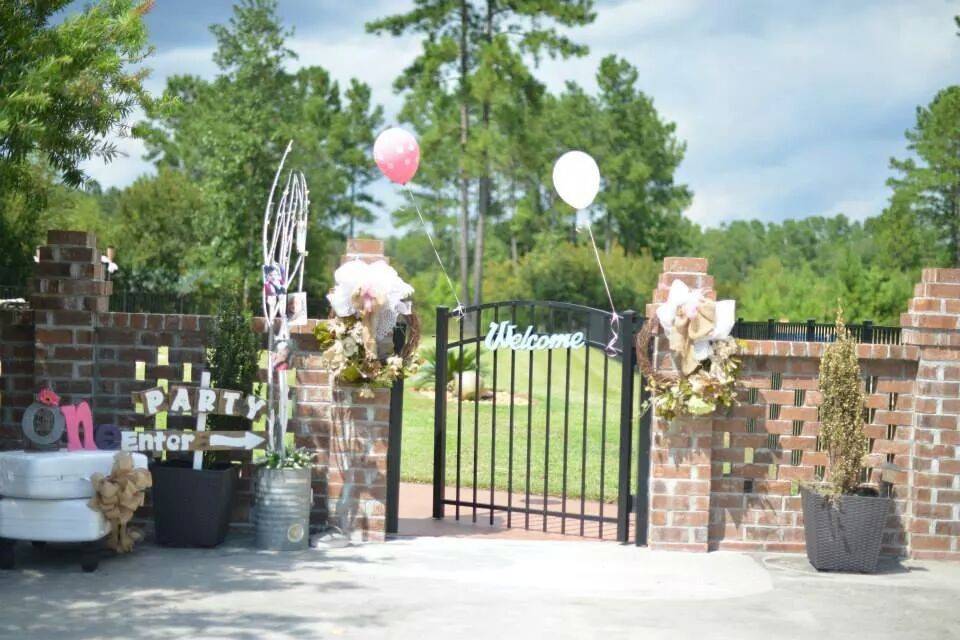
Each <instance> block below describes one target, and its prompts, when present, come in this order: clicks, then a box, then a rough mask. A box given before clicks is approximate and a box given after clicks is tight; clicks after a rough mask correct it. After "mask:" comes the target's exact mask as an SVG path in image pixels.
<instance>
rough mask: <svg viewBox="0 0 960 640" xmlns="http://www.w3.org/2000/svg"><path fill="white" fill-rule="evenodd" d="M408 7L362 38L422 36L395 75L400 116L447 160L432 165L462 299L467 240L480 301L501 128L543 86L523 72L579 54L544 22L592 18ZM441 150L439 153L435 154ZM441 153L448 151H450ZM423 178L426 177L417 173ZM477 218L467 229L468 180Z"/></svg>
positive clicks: (429, 149) (497, 5)
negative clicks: (443, 195)
mask: <svg viewBox="0 0 960 640" xmlns="http://www.w3.org/2000/svg"><path fill="white" fill-rule="evenodd" d="M415 5H416V6H415V8H414V9H412V10H411V11H409V12H407V13H403V14H398V15H394V16H388V17H386V18H382V19H380V20H375V21H373V22H370V23H368V24H367V30H368V31H370V32H372V33H389V34H391V35H394V36H399V35H402V34H405V33H410V32H414V33H421V34H423V35H424V40H423V51H422V53H421V54H420V55H419V56H418V57H417V58H416V59H415V60H414V62H413V64H411V65H410V66H409V67H408V68H407V69H406V70H404V72H403V74H402V75H401V76H400V77H399V78H398V79H397V81H396V83H395V87H396V88H397V90H399V91H406V92H407V96H406V101H405V104H404V109H403V111H402V112H401V118H402V119H404V120H406V121H408V122H410V123H411V124H413V126H414V127H415V128H416V130H417V132H418V133H419V134H420V136H421V147H423V149H424V152H425V154H430V155H433V156H434V157H435V158H438V159H439V158H452V159H453V160H454V164H453V165H452V166H451V165H450V164H444V165H440V164H439V163H438V164H437V166H440V167H442V170H443V171H444V176H443V181H444V182H446V183H447V184H450V183H456V185H457V190H458V199H459V236H460V237H459V252H458V253H459V256H458V257H459V264H460V289H461V292H462V298H463V300H467V299H468V296H469V288H470V287H469V281H470V279H469V272H470V255H469V248H470V244H471V243H470V238H471V237H472V238H473V239H474V243H473V244H474V256H473V257H474V266H473V275H474V292H473V293H474V302H479V301H480V295H481V287H480V282H481V281H482V276H483V256H484V240H485V226H486V224H487V218H488V217H489V216H490V215H491V213H492V211H493V210H494V208H495V205H494V191H495V188H496V185H495V184H494V177H495V175H496V173H497V169H498V167H500V166H502V165H503V164H505V163H508V162H509V158H508V157H507V156H508V154H505V153H503V150H505V149H508V148H509V144H508V142H509V141H508V137H509V136H508V133H507V132H508V131H509V130H511V128H512V127H513V126H514V124H515V123H516V121H517V115H518V114H517V108H518V106H519V107H521V108H522V109H521V110H523V109H535V108H536V107H537V103H538V101H539V98H540V96H541V95H542V93H543V86H542V84H541V83H540V82H538V81H537V80H536V79H535V78H534V77H533V76H532V74H531V73H530V70H529V66H528V62H529V61H531V60H532V61H533V62H534V63H536V62H537V61H538V60H539V57H540V56H541V55H543V54H544V53H545V54H547V55H550V56H551V57H554V56H561V57H564V58H566V57H569V56H576V55H584V54H585V53H586V52H587V49H586V47H584V46H582V45H578V44H575V43H574V42H572V41H571V40H570V39H569V38H567V37H566V36H564V35H562V34H561V33H559V32H558V31H557V29H555V28H554V27H553V26H547V25H551V24H556V25H559V26H563V27H573V26H580V25H585V24H589V23H590V22H592V21H593V19H594V13H593V11H592V9H593V1H592V0H537V1H529V0H523V1H520V2H506V1H504V0H485V1H484V2H471V1H470V0H459V1H453V2H451V1H449V0H417V2H416V3H415ZM444 147H446V149H444ZM449 147H453V149H450V148H449ZM426 179H427V181H430V180H435V179H436V177H435V176H426ZM474 182H476V184H477V189H476V191H477V213H476V223H475V226H474V228H473V229H472V233H471V229H470V208H471V194H472V190H473V184H474Z"/></svg>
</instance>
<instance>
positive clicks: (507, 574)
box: [0, 536, 960, 640]
mask: <svg viewBox="0 0 960 640" xmlns="http://www.w3.org/2000/svg"><path fill="white" fill-rule="evenodd" d="M248 544H249V539H247V538H245V537H243V536H237V537H234V538H232V539H231V540H229V541H228V543H227V544H226V545H224V546H222V547H220V548H218V549H215V550H192V549H191V550H174V549H163V548H159V547H156V546H153V545H142V546H141V547H140V548H138V549H137V550H136V551H135V552H134V554H133V555H132V556H127V557H121V558H112V559H108V560H104V562H103V563H102V564H101V567H100V570H99V571H97V572H96V573H93V574H82V573H80V571H79V569H78V568H77V566H76V564H75V562H74V556H73V551H72V550H69V549H59V548H52V549H45V550H35V549H32V548H30V547H29V546H27V545H21V548H20V555H19V558H18V561H19V566H18V568H17V569H16V570H15V571H12V572H3V573H0V638H52V639H58V640H59V639H65V638H84V639H92V638H109V639H111V640H115V639H117V638H133V637H136V638H242V639H251V640H253V639H258V640H259V639H263V638H290V639H293V638H296V639H304V638H331V637H333V638H336V637H344V638H376V639H377V640H384V639H385V638H386V639H391V640H392V639H396V638H415V639H417V640H423V639H427V638H497V639H500V638H577V639H583V638H604V639H606V638H631V639H635V638H644V639H647V638H673V639H676V638H698V639H704V638H709V639H711V640H713V639H722V638H737V639H738V640H739V639H745V638H746V639H749V638H757V639H763V640H770V639H772V638H817V639H818V640H819V639H822V638H835V637H836V638H839V637H859V638H869V639H870V640H877V639H880V638H956V637H958V635H960V606H958V604H957V603H958V602H960V566H958V565H956V564H947V563H934V562H908V563H904V564H902V565H900V564H896V563H890V564H887V565H886V566H885V571H886V572H885V573H883V574H881V575H873V576H860V575H827V574H817V573H816V572H814V571H813V570H812V569H810V568H809V566H808V565H807V564H806V561H805V559H804V558H802V557H798V556H782V555H748V554H735V553H712V554H707V555H690V554H676V553H662V552H650V551H647V550H645V549H637V548H635V547H623V546H620V545H617V544H615V543H607V542H576V543H573V542H564V541H525V540H504V539H486V538H404V539H398V540H394V541H391V542H389V543H387V544H380V545H366V546H355V547H348V548H343V549H328V550H310V551H305V552H302V553H295V554H285V555H283V554H275V553H269V552H258V551H254V550H251V549H249V548H248V547H247V545H248Z"/></svg>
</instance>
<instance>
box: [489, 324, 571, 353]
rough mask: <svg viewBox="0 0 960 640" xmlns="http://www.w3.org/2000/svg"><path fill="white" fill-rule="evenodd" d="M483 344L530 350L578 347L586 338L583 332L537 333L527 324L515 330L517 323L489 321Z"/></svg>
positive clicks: (492, 346)
mask: <svg viewBox="0 0 960 640" xmlns="http://www.w3.org/2000/svg"><path fill="white" fill-rule="evenodd" d="M483 344H484V346H485V347H486V348H487V349H490V350H491V351H493V350H495V349H512V350H514V351H532V350H535V349H579V348H581V347H582V346H583V345H584V344H586V340H585V339H584V336H583V332H582V331H577V332H575V333H550V334H547V333H544V334H537V333H535V332H534V330H533V327H532V326H529V327H527V328H526V330H525V331H523V332H519V331H517V325H515V324H510V322H508V321H504V322H491V323H490V330H489V331H487V337H486V338H485V339H484V341H483Z"/></svg>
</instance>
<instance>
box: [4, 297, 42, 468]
mask: <svg viewBox="0 0 960 640" xmlns="http://www.w3.org/2000/svg"><path fill="white" fill-rule="evenodd" d="M33 360H34V336H33V312H32V311H0V449H15V448H17V447H18V446H20V421H21V419H22V418H23V410H24V409H25V408H26V407H27V406H28V405H29V404H30V403H31V402H33V397H34V394H35V393H36V392H35V390H34V385H33Z"/></svg>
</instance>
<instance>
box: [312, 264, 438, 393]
mask: <svg viewBox="0 0 960 640" xmlns="http://www.w3.org/2000/svg"><path fill="white" fill-rule="evenodd" d="M334 281H335V285H334V287H333V289H331V290H330V293H329V294H327V299H328V300H329V301H330V306H331V319H330V320H328V321H327V322H324V323H320V324H318V325H317V327H316V328H315V329H314V332H313V333H314V336H316V338H317V342H318V346H319V348H320V351H321V352H322V353H321V356H320V358H321V361H322V362H323V364H324V366H326V367H327V369H329V371H330V373H331V374H332V375H333V378H334V380H336V381H339V382H343V383H347V384H358V385H360V386H361V389H360V396H361V397H372V396H373V390H372V388H373V387H390V386H392V385H393V383H394V382H395V381H397V380H402V379H403V378H405V377H407V376H409V375H412V374H413V373H415V372H416V370H417V368H418V366H419V357H418V356H417V347H418V346H419V344H420V321H419V318H418V317H417V314H416V313H414V312H413V304H412V302H411V301H410V298H411V296H412V295H413V287H411V286H410V285H409V284H407V283H406V282H404V281H403V279H401V278H400V276H399V275H398V274H397V272H396V270H394V269H393V267H391V266H390V265H388V264H387V263H386V262H385V261H383V260H378V261H376V262H374V263H367V262H363V261H361V260H353V261H350V262H347V263H346V264H344V265H342V266H341V267H340V268H339V269H337V271H336V272H335V273H334ZM400 317H405V318H406V325H407V331H406V340H405V342H404V345H403V347H402V348H401V349H400V351H399V353H394V354H393V355H390V356H387V358H386V359H384V360H381V359H380V354H379V348H378V343H379V342H381V341H383V340H385V339H386V338H388V337H389V336H390V335H391V334H392V332H393V329H394V327H396V325H397V322H398V320H399V319H400Z"/></svg>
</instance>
